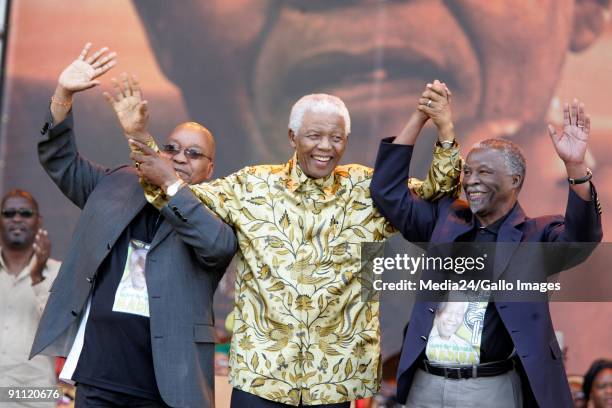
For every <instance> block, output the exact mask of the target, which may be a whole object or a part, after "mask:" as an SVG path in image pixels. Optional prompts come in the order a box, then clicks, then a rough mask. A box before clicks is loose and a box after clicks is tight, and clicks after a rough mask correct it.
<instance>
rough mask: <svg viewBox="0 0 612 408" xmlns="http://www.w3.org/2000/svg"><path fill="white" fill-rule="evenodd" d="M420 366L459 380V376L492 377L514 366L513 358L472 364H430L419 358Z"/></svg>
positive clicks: (435, 373) (436, 373)
mask: <svg viewBox="0 0 612 408" xmlns="http://www.w3.org/2000/svg"><path fill="white" fill-rule="evenodd" d="M420 367H421V368H422V369H423V370H425V372H428V373H429V374H433V375H438V376H440V377H444V378H450V379H454V380H459V379H461V378H465V379H467V378H477V377H493V376H496V375H501V374H505V373H507V372H508V371H510V370H512V369H513V368H514V360H512V359H508V360H502V361H494V362H491V363H484V364H478V365H472V366H440V365H432V364H431V363H430V362H429V361H428V360H425V359H423V360H421V364H420Z"/></svg>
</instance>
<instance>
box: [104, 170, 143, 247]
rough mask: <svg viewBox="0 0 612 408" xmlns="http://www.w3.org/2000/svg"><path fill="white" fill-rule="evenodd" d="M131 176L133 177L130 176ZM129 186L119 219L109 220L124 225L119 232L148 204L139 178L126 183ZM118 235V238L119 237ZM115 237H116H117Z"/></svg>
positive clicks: (123, 198)
mask: <svg viewBox="0 0 612 408" xmlns="http://www.w3.org/2000/svg"><path fill="white" fill-rule="evenodd" d="M130 178H131V177H130ZM126 185H127V186H128V187H127V189H126V191H125V196H124V197H122V199H121V201H122V202H123V203H124V204H123V205H122V207H121V212H120V214H119V217H118V218H117V221H112V220H109V222H113V223H115V222H116V223H117V224H116V225H120V226H122V229H121V231H119V234H121V232H123V229H124V228H125V227H126V226H127V225H128V224H129V223H130V222H132V220H133V219H134V217H136V214H138V213H139V212H140V211H142V209H143V207H144V206H145V204H146V202H147V201H146V199H145V196H144V192H143V190H142V187H141V186H140V183H139V182H138V179H136V181H135V182H134V181H131V182H130V183H126ZM117 237H118V235H117ZM117 237H116V238H117ZM116 238H115V239H116Z"/></svg>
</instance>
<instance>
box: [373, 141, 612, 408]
mask: <svg viewBox="0 0 612 408" xmlns="http://www.w3.org/2000/svg"><path fill="white" fill-rule="evenodd" d="M391 142H392V139H385V140H383V141H382V143H381V145H380V149H379V151H378V157H377V159H376V166H375V168H374V177H373V179H372V184H371V185H370V190H371V193H372V198H373V200H374V203H375V204H376V206H377V207H378V208H379V210H380V212H381V213H382V214H383V215H384V216H385V217H387V219H389V220H390V221H391V223H393V224H394V225H395V226H396V227H397V228H398V229H399V230H400V231H401V232H402V234H403V235H404V237H405V238H406V239H408V240H409V241H413V242H432V243H449V242H455V241H456V240H457V238H458V237H459V236H461V235H462V234H464V233H466V232H468V231H470V230H471V229H472V228H473V227H474V217H473V214H472V212H471V211H470V209H469V206H468V205H467V203H466V202H465V201H462V200H454V199H452V198H443V199H442V200H440V201H438V202H436V203H431V202H427V201H424V200H422V199H420V198H419V197H417V196H416V195H414V194H412V193H411V192H410V191H409V190H408V188H407V180H408V177H409V166H410V159H411V156H412V149H413V147H412V146H407V145H394V144H391ZM591 191H592V200H591V201H584V200H582V199H581V198H579V197H578V196H577V195H576V194H575V193H574V192H573V191H572V190H570V192H569V198H568V203H567V209H566V212H565V216H564V217H562V216H544V217H538V218H529V217H527V216H526V215H525V213H524V212H523V210H522V209H521V207H520V205H516V206H515V207H514V209H513V210H512V211H511V212H510V214H509V215H508V217H507V218H506V219H505V220H504V222H503V223H502V225H501V226H500V229H499V233H498V240H497V242H507V243H508V244H504V247H505V250H504V251H502V253H501V256H499V257H498V256H497V254H496V257H495V267H494V271H495V272H494V274H495V275H496V276H500V275H501V274H502V273H504V272H505V271H507V269H508V268H509V267H511V266H512V262H510V261H511V260H512V258H513V256H515V254H514V251H515V250H516V249H517V248H518V247H519V246H520V244H521V243H522V242H599V241H601V239H602V228H601V217H600V213H599V211H598V209H599V205H598V201H597V196H596V193H595V189H594V188H592V189H591ZM517 258H518V257H517ZM517 258H515V261H516V260H517ZM536 262H537V261H536ZM436 307H437V303H435V302H425V301H421V302H416V304H415V305H414V308H413V311H412V315H411V317H410V324H409V326H408V330H407V333H406V336H405V338H404V344H403V348H402V354H401V359H400V364H399V368H398V374H397V376H398V388H397V393H398V399H399V400H400V402H404V401H406V398H407V396H408V392H409V391H410V386H411V384H412V379H413V377H414V374H415V371H416V369H417V364H416V363H417V362H418V359H419V356H420V355H421V353H422V352H423V351H424V350H425V347H426V345H427V337H428V336H429V333H430V330H431V328H432V325H433V320H434V315H435V311H436ZM495 307H496V308H497V311H498V312H499V315H500V318H501V320H502V321H503V323H504V326H505V327H506V329H507V330H508V333H509V334H510V336H511V338H512V341H513V342H514V346H515V349H516V353H517V355H518V357H519V359H520V363H521V364H520V367H519V373H520V374H521V377H522V382H523V388H524V390H523V391H524V392H523V393H524V394H526V399H525V402H526V404H525V406H529V405H530V404H529V401H530V399H531V405H534V404H535V403H536V402H535V401H533V398H534V397H535V400H536V401H537V404H538V405H539V406H541V407H571V406H572V397H571V394H570V390H569V386H568V383H567V377H566V374H565V369H564V367H563V359H562V354H561V350H560V349H559V344H558V343H557V340H556V338H555V334H554V330H553V325H552V321H551V318H550V312H549V309H548V303H547V302H499V301H496V302H495ZM526 386H529V387H530V388H531V391H532V394H531V393H529V392H526V391H528V390H525V387H526Z"/></svg>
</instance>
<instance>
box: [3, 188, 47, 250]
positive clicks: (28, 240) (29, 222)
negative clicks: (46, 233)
mask: <svg viewBox="0 0 612 408" xmlns="http://www.w3.org/2000/svg"><path fill="white" fill-rule="evenodd" d="M11 212H14V215H13V216H12V217H8V216H5V213H6V214H8V213H11ZM26 214H32V215H31V216H28V215H26ZM40 223H41V220H40V216H39V215H38V212H37V210H36V207H35V206H34V204H33V203H32V202H31V201H30V200H28V199H27V198H25V197H20V196H13V197H9V198H7V199H6V200H5V201H4V204H3V206H2V215H1V216H0V232H1V233H2V243H3V245H6V246H8V247H10V248H13V249H24V248H29V247H30V246H32V243H33V242H34V238H35V237H36V231H38V228H39V227H40Z"/></svg>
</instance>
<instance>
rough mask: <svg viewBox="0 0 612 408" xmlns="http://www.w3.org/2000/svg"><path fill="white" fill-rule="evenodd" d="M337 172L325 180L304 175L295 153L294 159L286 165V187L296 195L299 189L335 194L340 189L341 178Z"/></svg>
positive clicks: (324, 178)
mask: <svg viewBox="0 0 612 408" xmlns="http://www.w3.org/2000/svg"><path fill="white" fill-rule="evenodd" d="M336 170H337V169H334V171H332V172H331V174H330V175H328V176H327V177H323V178H317V179H314V178H311V177H308V176H307V175H306V173H304V171H303V170H302V168H301V167H300V165H299V163H298V161H297V156H296V154H295V153H294V154H293V157H291V159H290V160H289V161H288V162H287V164H286V165H285V173H286V177H287V178H286V181H285V183H286V185H287V189H288V190H289V191H290V192H292V193H294V192H296V191H297V190H298V189H300V190H301V191H304V192H306V191H311V190H320V191H322V192H323V193H325V195H332V194H335V193H336V191H337V190H338V188H339V187H340V182H339V180H340V177H338V175H337V174H336Z"/></svg>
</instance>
